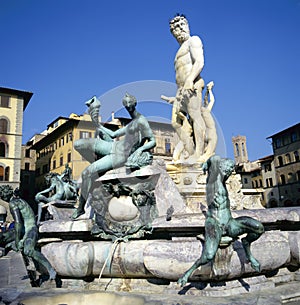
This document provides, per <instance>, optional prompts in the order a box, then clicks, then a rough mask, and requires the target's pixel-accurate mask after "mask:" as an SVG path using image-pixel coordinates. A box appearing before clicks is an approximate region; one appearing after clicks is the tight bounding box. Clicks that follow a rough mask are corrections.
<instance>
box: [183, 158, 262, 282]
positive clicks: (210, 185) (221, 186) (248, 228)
mask: <svg viewBox="0 0 300 305" xmlns="http://www.w3.org/2000/svg"><path fill="white" fill-rule="evenodd" d="M202 168H203V171H204V173H206V172H208V176H207V180H206V183H207V184H206V199H207V205H208V211H207V214H206V220H205V244H204V248H203V251H202V254H201V257H200V258H199V259H198V260H197V261H196V262H195V263H194V264H193V266H192V267H191V268H190V269H189V270H187V271H186V272H185V273H184V275H183V276H182V277H181V278H180V279H179V280H178V284H180V285H181V286H184V285H185V284H186V283H187V281H188V279H189V277H190V276H191V274H192V273H193V272H194V271H195V270H196V269H197V268H198V267H199V266H201V265H204V264H206V263H208V262H210V261H213V259H214V257H215V255H216V253H217V250H218V247H219V245H220V242H221V238H222V236H228V237H231V238H233V239H236V238H237V237H238V236H239V235H242V234H244V233H247V235H246V236H245V237H244V238H242V244H243V248H244V250H245V253H246V257H247V259H248V260H249V262H250V263H251V266H252V268H253V269H254V270H255V271H257V272H259V271H260V263H259V262H258V261H257V260H256V259H255V258H254V257H253V255H252V253H251V251H250V244H251V243H252V242H253V241H255V240H257V239H258V238H259V237H260V236H261V235H262V234H263V232H264V226H263V225H262V224H261V223H260V222H259V221H258V220H256V219H253V218H251V217H247V216H241V217H237V218H233V217H232V215H231V211H230V201H229V198H228V192H227V189H226V184H225V183H226V180H227V179H228V178H229V176H230V175H231V174H232V172H233V170H234V161H233V160H230V159H223V158H221V157H220V156H217V155H215V156H212V157H211V158H209V159H208V160H207V162H205V163H204V164H203V166H202Z"/></svg>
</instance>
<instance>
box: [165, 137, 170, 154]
mask: <svg viewBox="0 0 300 305" xmlns="http://www.w3.org/2000/svg"><path fill="white" fill-rule="evenodd" d="M165 152H166V154H170V153H171V143H170V139H169V138H166V139H165Z"/></svg>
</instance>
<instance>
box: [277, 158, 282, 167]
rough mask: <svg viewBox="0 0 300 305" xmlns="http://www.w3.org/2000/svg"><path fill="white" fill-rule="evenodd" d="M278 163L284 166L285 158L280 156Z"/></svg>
mask: <svg viewBox="0 0 300 305" xmlns="http://www.w3.org/2000/svg"><path fill="white" fill-rule="evenodd" d="M278 165H279V166H283V159H282V157H281V156H279V157H278Z"/></svg>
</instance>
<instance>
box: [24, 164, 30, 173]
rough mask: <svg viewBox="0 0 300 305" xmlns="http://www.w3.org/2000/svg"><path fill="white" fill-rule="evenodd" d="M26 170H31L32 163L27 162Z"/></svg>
mask: <svg viewBox="0 0 300 305" xmlns="http://www.w3.org/2000/svg"><path fill="white" fill-rule="evenodd" d="M25 170H26V171H29V170H30V163H29V162H25Z"/></svg>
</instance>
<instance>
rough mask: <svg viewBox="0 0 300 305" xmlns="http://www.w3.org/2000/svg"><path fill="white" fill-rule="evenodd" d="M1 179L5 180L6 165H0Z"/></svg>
mask: <svg viewBox="0 0 300 305" xmlns="http://www.w3.org/2000/svg"><path fill="white" fill-rule="evenodd" d="M0 181H4V167H3V166H2V165H0Z"/></svg>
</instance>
